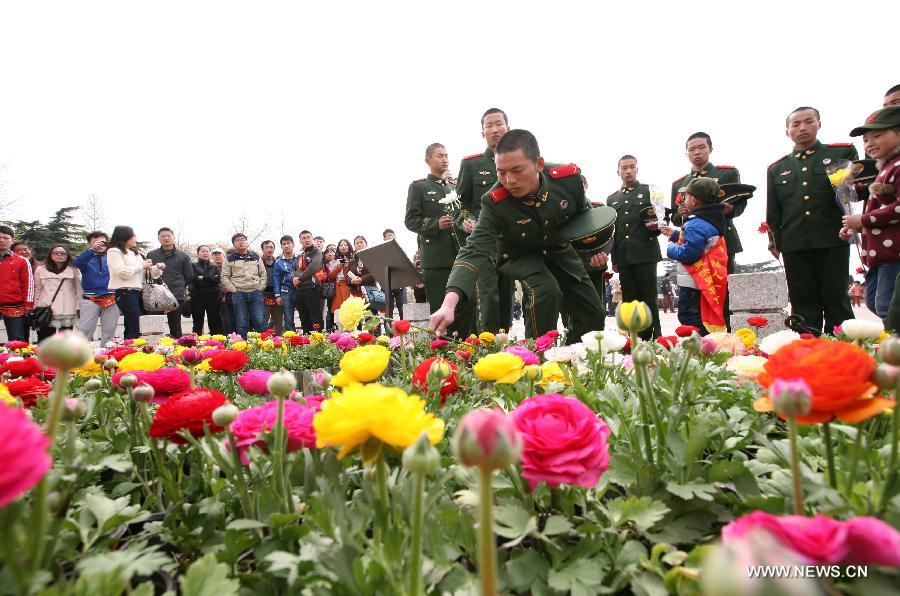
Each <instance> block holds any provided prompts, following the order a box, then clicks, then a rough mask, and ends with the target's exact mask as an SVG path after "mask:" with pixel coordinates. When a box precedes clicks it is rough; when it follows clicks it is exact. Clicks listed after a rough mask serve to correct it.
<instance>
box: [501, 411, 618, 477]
mask: <svg viewBox="0 0 900 596" xmlns="http://www.w3.org/2000/svg"><path fill="white" fill-rule="evenodd" d="M511 416H512V418H513V421H514V422H515V424H516V428H517V429H518V430H519V432H520V433H521V434H522V437H523V439H524V441H525V449H524V450H523V451H522V477H523V478H525V480H527V481H528V485H529V486H530V487H531V489H532V490H534V488H535V487H536V486H537V485H538V484H539V483H540V482H541V481H544V482H546V483H547V484H548V485H550V486H551V487H553V488H556V487H557V486H559V485H560V484H571V485H574V486H581V487H583V488H593V487H594V486H596V485H597V481H598V480H600V476H601V475H602V474H603V473H604V472H605V471H606V470H607V468H608V467H609V446H608V444H607V439H609V434H610V430H609V427H608V426H607V425H606V423H605V422H603V421H602V420H600V419H599V418H598V417H597V414H595V413H594V411H593V410H591V409H590V408H589V407H587V406H586V405H584V404H583V403H581V402H580V401H578V400H577V399H575V398H574V397H568V396H565V395H559V394H557V393H549V394H547V395H537V396H534V397H529V398H528V399H525V400H524V401H522V403H520V404H519V405H518V406H517V407H516V409H515V410H513V411H512V413H511Z"/></svg>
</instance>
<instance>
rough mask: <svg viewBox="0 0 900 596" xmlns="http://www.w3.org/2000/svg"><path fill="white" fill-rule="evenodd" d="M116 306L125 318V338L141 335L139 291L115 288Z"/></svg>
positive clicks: (135, 337)
mask: <svg viewBox="0 0 900 596" xmlns="http://www.w3.org/2000/svg"><path fill="white" fill-rule="evenodd" d="M116 306H118V307H119V310H120V311H121V312H122V317H123V318H124V319H125V330H124V332H123V336H124V338H125V339H137V338H139V337H140V336H141V291H140V290H137V289H131V288H119V289H118V290H116Z"/></svg>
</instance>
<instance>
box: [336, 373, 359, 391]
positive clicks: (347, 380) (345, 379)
mask: <svg viewBox="0 0 900 596" xmlns="http://www.w3.org/2000/svg"><path fill="white" fill-rule="evenodd" d="M351 383H359V381H357V380H356V379H354V378H353V377H352V376H350V375H349V374H347V373H346V372H345V371H342V370H339V371H338V372H337V374H336V375H334V376H333V377H331V384H332V385H334V386H335V387H346V386H347V385H350V384H351Z"/></svg>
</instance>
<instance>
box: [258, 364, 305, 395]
mask: <svg viewBox="0 0 900 596" xmlns="http://www.w3.org/2000/svg"><path fill="white" fill-rule="evenodd" d="M266 386H267V387H268V389H269V393H271V394H272V395H273V396H275V397H279V398H284V397H287V396H288V395H290V393H291V391H293V390H294V389H296V388H297V377H295V376H294V375H293V374H291V373H289V372H288V371H286V370H283V369H282V370H280V371H278V372H277V373H274V374H273V375H272V376H271V377H269V382H268V384H267V385H266Z"/></svg>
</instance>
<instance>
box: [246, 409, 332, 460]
mask: <svg viewBox="0 0 900 596" xmlns="http://www.w3.org/2000/svg"><path fill="white" fill-rule="evenodd" d="M302 399H305V400H306V405H304V404H301V403H299V402H296V401H290V400H288V401H285V402H284V427H285V430H286V432H287V450H288V451H297V450H298V449H302V448H304V447H308V448H310V449H314V448H315V446H316V432H315V430H314V429H313V417H314V416H315V414H316V412H318V411H319V409H320V408H321V402H322V400H321V398H315V397H306V398H302ZM277 418H278V400H272V401H270V402H266V403H264V404H262V405H261V406H254V407H252V408H247V409H246V410H243V411H242V412H241V413H240V414H238V416H237V418H236V419H235V420H234V422H232V423H231V432H232V434H234V443H235V446H236V447H237V450H238V453H239V454H240V457H241V463H243V464H249V463H250V460H249V459H248V457H247V450H248V449H249V448H250V447H252V446H253V445H256V446H257V447H259V448H261V449H265V448H266V443H265V440H264V439H263V438H262V436H263V435H264V434H265V433H267V432H271V431H272V429H273V428H274V427H275V422H276V420H277Z"/></svg>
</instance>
